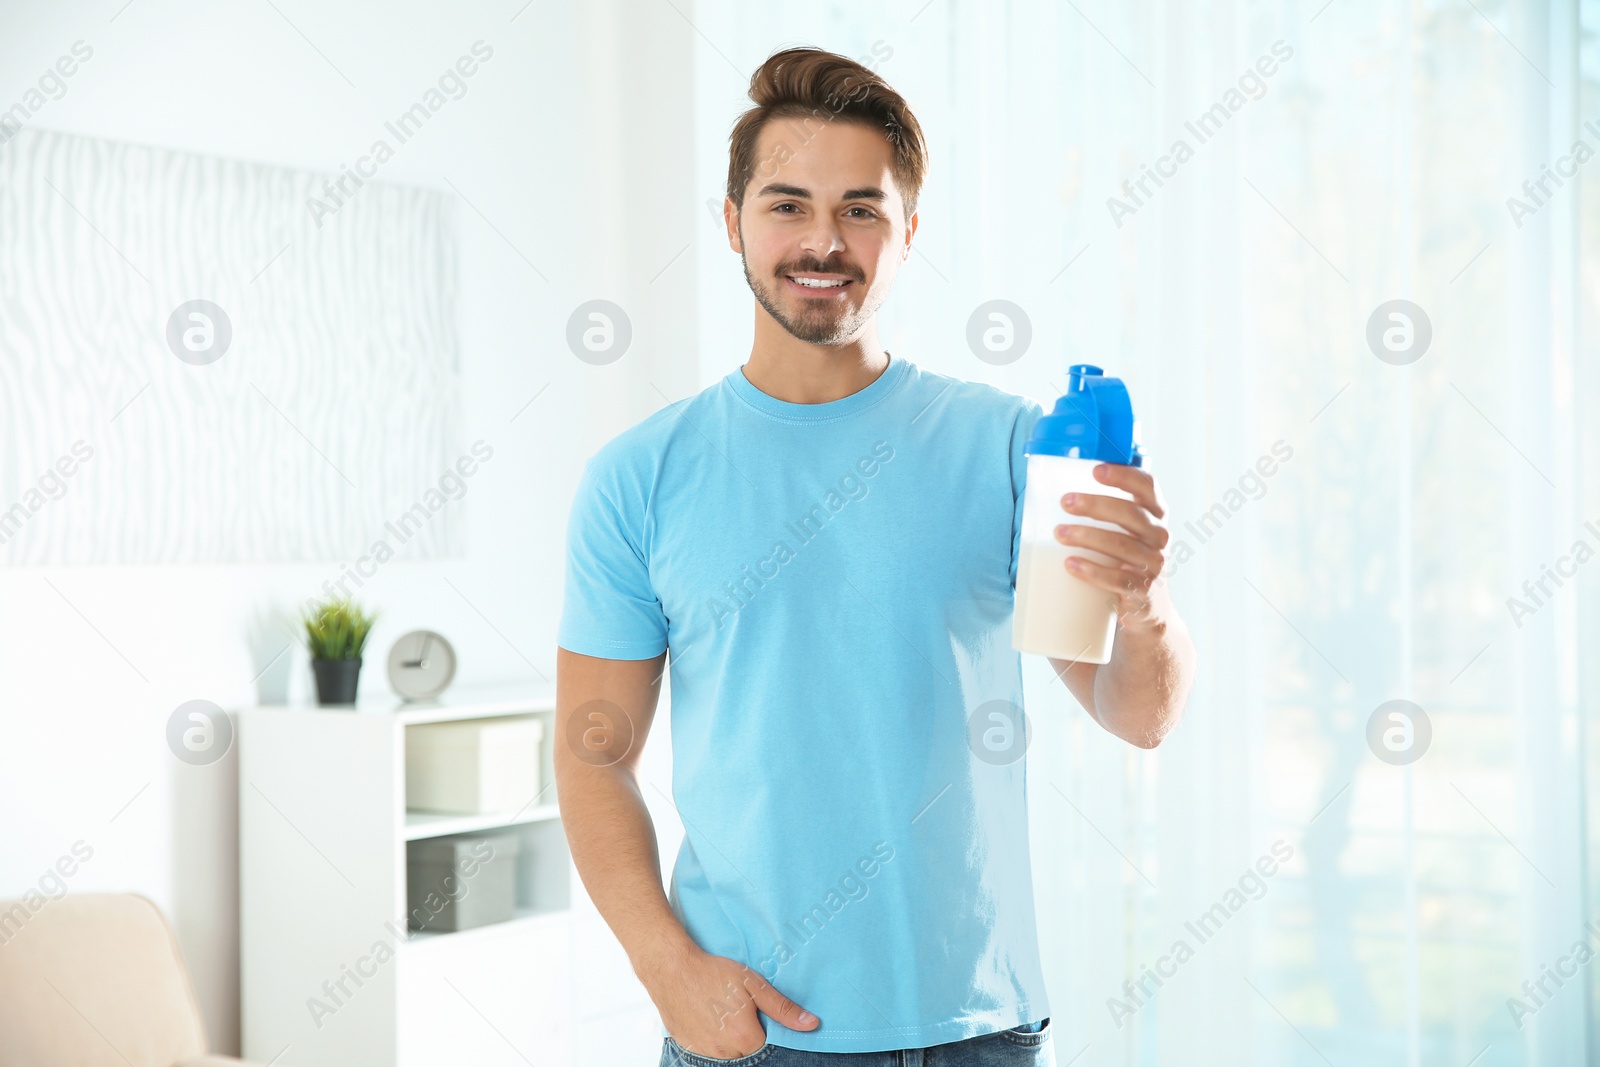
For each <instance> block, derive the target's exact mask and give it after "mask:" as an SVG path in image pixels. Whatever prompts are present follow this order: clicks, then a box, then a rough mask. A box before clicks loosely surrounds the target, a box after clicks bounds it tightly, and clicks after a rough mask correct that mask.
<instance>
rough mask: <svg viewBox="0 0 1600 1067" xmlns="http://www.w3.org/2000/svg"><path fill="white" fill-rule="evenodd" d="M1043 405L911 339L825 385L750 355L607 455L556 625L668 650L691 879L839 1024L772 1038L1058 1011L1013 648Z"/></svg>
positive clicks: (777, 978)
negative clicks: (782, 372)
mask: <svg viewBox="0 0 1600 1067" xmlns="http://www.w3.org/2000/svg"><path fill="white" fill-rule="evenodd" d="M1041 414H1042V409H1041V408H1040V406H1039V405H1038V404H1037V403H1035V402H1034V401H1032V400H1029V399H1026V398H1024V397H1019V396H1014V395H1012V394H1009V393H1005V392H1002V391H1001V390H998V389H995V388H993V387H991V386H988V385H981V384H977V383H973V382H966V381H962V380H960V379H957V378H951V377H946V376H944V375H940V374H933V373H930V372H928V371H925V370H922V369H921V368H919V367H918V366H916V365H915V364H913V363H911V362H909V361H907V360H904V359H901V358H898V357H894V356H891V357H890V361H889V365H888V367H887V369H886V370H884V372H883V373H882V374H881V375H879V376H878V378H877V379H876V380H874V381H873V382H872V383H871V384H870V385H868V386H867V387H866V388H864V389H861V390H860V391H858V392H855V393H852V394H851V395H849V396H847V397H843V398H842V399H839V400H834V401H831V402H829V403H826V404H791V403H788V402H786V401H782V400H777V399H775V398H773V397H771V396H769V395H767V394H766V393H763V392H761V391H760V390H759V389H757V388H756V387H755V386H754V385H752V384H751V383H750V381H749V379H747V378H746V377H745V376H744V372H743V370H742V369H738V370H735V371H733V373H731V374H729V375H727V376H726V377H725V378H723V379H722V380H721V381H720V382H718V383H717V384H715V385H713V386H711V387H710V388H708V389H706V390H704V391H702V392H700V393H698V394H696V395H695V396H693V397H690V398H688V399H686V400H683V401H680V402H678V403H676V404H673V405H671V406H669V407H666V408H664V409H662V410H661V411H658V412H657V413H655V414H654V415H652V416H650V417H649V418H647V419H645V420H644V421H643V422H641V423H639V424H638V425H636V426H634V427H632V428H631V429H629V430H627V431H625V432H623V433H622V434H620V435H618V436H617V437H616V438H614V439H613V440H611V441H610V442H608V443H607V444H606V445H605V446H604V447H603V448H601V449H600V451H599V452H598V453H596V454H595V456H594V457H593V458H592V459H590V460H589V462H588V464H587V466H586V467H585V469H584V474H583V478H582V481H581V484H580V486H579V489H578V492H577V496H576V500H575V502H574V505H573V509H572V515H571V520H570V525H569V529H568V534H567V572H566V601H565V605H564V607H563V612H562V616H561V623H560V628H559V631H558V637H557V641H558V643H559V644H560V646H561V647H562V648H566V649H569V650H570V651H573V652H577V653H581V654H583V655H586V656H599V657H604V658H608V659H648V658H650V657H652V656H656V655H658V654H659V653H661V651H662V650H663V649H668V648H670V649H671V654H670V662H671V672H672V673H671V705H670V706H671V710H670V719H671V730H672V749H673V760H674V767H673V781H672V796H673V802H674V804H675V805H676V807H677V810H678V813H679V814H680V816H681V817H682V821H683V826H684V832H685V837H684V841H683V846H682V848H681V850H680V851H679V853H678V858H677V862H676V864H675V866H674V867H673V871H672V881H671V887H670V890H669V899H670V900H671V902H672V907H673V910H674V912H675V913H676V914H677V916H678V918H679V919H680V920H681V921H682V923H683V925H684V927H685V929H687V930H688V932H689V934H690V936H692V937H693V938H694V940H695V942H696V943H697V944H698V945H699V946H700V947H701V948H702V949H704V950H705V951H707V952H711V953H714V954H716V955H720V956H727V957H729V958H731V959H735V960H738V961H740V962H742V963H745V964H747V965H748V966H750V967H752V968H754V969H755V970H757V971H759V972H760V973H761V974H762V975H763V976H764V977H765V978H766V979H767V980H768V981H770V982H771V983H772V984H773V985H774V986H775V987H776V988H777V989H778V990H779V991H780V992H782V993H783V994H785V995H786V996H788V997H789V998H791V999H792V1000H794V1001H795V1002H796V1003H798V1004H799V1005H800V1006H801V1007H802V1008H806V1009H808V1010H810V1011H811V1012H813V1013H814V1014H816V1015H817V1016H818V1017H819V1018H820V1019H821V1025H820V1026H819V1027H817V1028H816V1029H815V1030H811V1031H798V1030H790V1029H788V1028H787V1027H784V1026H783V1025H782V1024H780V1023H778V1022H776V1021H775V1020H772V1019H770V1018H768V1017H767V1016H765V1015H763V1016H762V1022H763V1024H764V1025H765V1027H766V1030H767V1040H768V1041H769V1042H771V1043H772V1044H776V1045H782V1046H785V1047H788V1048H795V1049H810V1050H818V1051H825V1052H872V1051H882V1050H886V1049H901V1048H918V1047H923V1046H927V1045H935V1044H942V1043H944V1042H947V1041H956V1040H961V1039H964V1038H968V1037H974V1036H977V1035H979V1034H986V1033H993V1032H995V1031H998V1030H1004V1029H1007V1028H1010V1027H1013V1026H1017V1025H1019V1024H1022V1023H1026V1022H1031V1021H1035V1020H1038V1019H1041V1018H1043V1017H1045V1016H1046V1015H1048V1014H1049V1009H1048V1006H1047V1005H1046V1002H1045V990H1044V980H1043V975H1042V973H1041V969H1040V965H1039V952H1038V935H1037V932H1036V929H1035V924H1034V904H1033V880H1032V874H1031V868H1030V864H1029V857H1028V810H1027V806H1026V802H1025V800H1026V795H1025V789H1024V785H1025V762H1026V761H1025V756H1024V750H1025V744H1024V738H1025V737H1026V725H1025V722H1024V720H1023V716H1022V672H1021V660H1020V657H1019V655H1018V653H1017V652H1016V651H1014V650H1013V649H1012V647H1011V617H1012V600H1013V597H1014V592H1015V586H1016V573H1017V549H1018V542H1019V537H1020V532H1021V518H1022V498H1023V476H1024V473H1025V471H1026V464H1025V461H1024V456H1023V451H1022V449H1023V444H1024V442H1025V441H1026V439H1027V436H1028V432H1029V431H1030V430H1031V429H1032V427H1033V422H1034V420H1035V419H1037V418H1038V417H1039V416H1040V415H1041ZM663 1033H665V1031H664V1030H663Z"/></svg>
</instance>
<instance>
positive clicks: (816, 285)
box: [783, 274, 855, 297]
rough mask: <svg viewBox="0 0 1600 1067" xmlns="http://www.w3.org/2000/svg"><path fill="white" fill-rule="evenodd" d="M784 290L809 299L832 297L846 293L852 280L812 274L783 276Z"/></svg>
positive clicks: (852, 283)
mask: <svg viewBox="0 0 1600 1067" xmlns="http://www.w3.org/2000/svg"><path fill="white" fill-rule="evenodd" d="M783 280H784V282H785V283H786V288H788V289H790V290H792V291H794V292H798V293H803V294H804V295H806V296H809V297H832V296H837V295H838V294H840V293H843V292H845V291H847V290H848V289H849V288H850V287H851V286H852V285H854V284H855V279H854V278H838V277H831V278H830V277H824V276H817V275H812V274H785V275H784V276H783Z"/></svg>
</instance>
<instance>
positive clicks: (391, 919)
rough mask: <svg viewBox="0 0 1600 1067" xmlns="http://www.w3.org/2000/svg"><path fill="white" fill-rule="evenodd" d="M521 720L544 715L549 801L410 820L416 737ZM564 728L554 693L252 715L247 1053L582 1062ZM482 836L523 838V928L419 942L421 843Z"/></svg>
mask: <svg viewBox="0 0 1600 1067" xmlns="http://www.w3.org/2000/svg"><path fill="white" fill-rule="evenodd" d="M522 716H537V717H540V718H542V719H543V720H544V727H545V728H544V739H543V741H542V743H541V754H540V762H541V764H542V766H541V773H540V789H541V793H540V795H539V796H536V797H529V798H528V803H527V804H526V805H525V806H524V807H523V808H522V809H521V810H520V811H515V812H504V813H499V814H489V815H446V814H440V813H434V812H417V811H407V810H406V806H405V740H406V727H408V726H412V725H420V724H423V723H434V722H446V721H454V720H462V719H491V718H507V717H522ZM554 719H555V698H554V694H553V692H551V691H550V689H549V687H548V686H498V687H492V688H487V689H479V690H476V691H473V690H465V691H462V692H459V693H457V692H447V693H446V694H445V695H444V696H443V697H442V698H441V699H440V700H439V701H437V702H432V703H428V704H405V703H401V702H400V701H398V700H396V699H394V698H392V697H389V696H387V695H386V694H385V695H382V696H373V697H370V698H363V699H361V700H360V701H359V702H358V703H357V704H356V705H355V706H354V707H343V708H337V707H329V708H322V707H316V706H258V707H252V708H245V709H241V710H239V711H238V713H237V715H236V721H237V723H238V744H239V935H240V937H239V940H240V946H239V948H240V961H239V962H240V1000H241V1027H242V1038H243V1052H244V1055H245V1056H246V1057H247V1058H250V1059H255V1060H259V1061H261V1062H262V1063H269V1062H270V1063H273V1065H274V1067H335V1065H338V1067H368V1065H371V1067H451V1065H454V1064H463V1065H465V1064H472V1065H473V1067H499V1065H502V1064H503V1065H505V1067H527V1064H528V1063H529V1062H533V1063H537V1064H540V1065H544V1064H563V1063H566V1062H568V1058H569V1054H570V1034H569V1033H568V1029H569V1021H568V1020H569V1019H570V1018H571V1014H572V1013H571V1009H572V1005H571V1002H570V992H569V982H568V974H569V958H570V944H571V927H570V923H569V914H568V907H569V904H570V902H571V899H572V893H573V891H574V890H573V881H574V875H573V870H572V859H571V856H570V854H569V853H568V851H567V843H566V834H565V832H564V830H563V828H562V826H561V821H560V812H559V811H558V809H557V806H556V804H555V796H556V793H555V774H554V766H553V761H552V752H553V748H552V746H553V744H554V742H555V729H554V726H555V723H554ZM479 832H497V833H498V832H506V833H514V834H516V836H517V838H518V844H519V848H518V856H517V912H516V917H515V918H513V919H512V920H510V921H508V922H503V923H496V924H493V925H490V926H483V927H478V928H476V929H472V930H463V931H459V932H454V933H423V932H413V931H411V930H409V929H408V928H407V925H406V912H407V907H408V902H407V900H406V846H407V843H408V842H411V841H418V840H422V839H425V838H434V837H444V836H448V835H454V834H462V833H479ZM469 891H470V890H469Z"/></svg>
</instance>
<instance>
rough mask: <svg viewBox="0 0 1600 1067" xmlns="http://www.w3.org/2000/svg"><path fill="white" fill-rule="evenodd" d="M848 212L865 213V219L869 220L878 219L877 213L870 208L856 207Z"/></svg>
mask: <svg viewBox="0 0 1600 1067" xmlns="http://www.w3.org/2000/svg"><path fill="white" fill-rule="evenodd" d="M850 210H851V211H864V212H866V217H867V218H869V219H875V218H877V217H878V213H877V212H876V211H873V210H872V209H871V208H865V207H859V206H858V207H853V208H851V209H850Z"/></svg>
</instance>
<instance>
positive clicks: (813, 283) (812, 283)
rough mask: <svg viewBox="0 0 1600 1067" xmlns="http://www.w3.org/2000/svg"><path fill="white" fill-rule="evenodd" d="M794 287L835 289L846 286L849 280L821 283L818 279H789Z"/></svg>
mask: <svg viewBox="0 0 1600 1067" xmlns="http://www.w3.org/2000/svg"><path fill="white" fill-rule="evenodd" d="M789 280H790V281H792V282H794V283H795V284H796V285H803V286H805V287H806V288H807V289H837V288H838V287H839V286H841V285H848V284H849V279H848V278H846V279H845V280H843V281H831V282H830V281H823V280H822V279H820V278H790V279H789Z"/></svg>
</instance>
